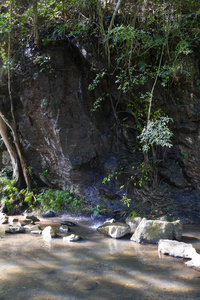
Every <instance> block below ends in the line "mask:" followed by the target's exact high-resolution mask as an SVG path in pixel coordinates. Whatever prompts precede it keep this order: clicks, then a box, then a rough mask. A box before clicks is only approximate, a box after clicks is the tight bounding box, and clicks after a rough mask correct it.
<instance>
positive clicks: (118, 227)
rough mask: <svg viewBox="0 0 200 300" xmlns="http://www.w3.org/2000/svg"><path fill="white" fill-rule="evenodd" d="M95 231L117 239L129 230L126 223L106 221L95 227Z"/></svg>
mask: <svg viewBox="0 0 200 300" xmlns="http://www.w3.org/2000/svg"><path fill="white" fill-rule="evenodd" d="M97 231H98V232H100V233H103V234H106V235H108V236H110V237H112V238H115V239H118V238H121V237H123V236H125V235H126V234H128V233H130V232H131V228H130V226H129V225H128V224H125V223H122V222H116V223H110V222H107V223H105V224H103V225H101V226H99V227H98V228H97Z"/></svg>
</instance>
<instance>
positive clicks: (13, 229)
mask: <svg viewBox="0 0 200 300" xmlns="http://www.w3.org/2000/svg"><path fill="white" fill-rule="evenodd" d="M5 233H26V230H25V228H24V227H23V226H20V225H19V224H18V225H16V226H14V225H8V227H7V228H6V230H5Z"/></svg>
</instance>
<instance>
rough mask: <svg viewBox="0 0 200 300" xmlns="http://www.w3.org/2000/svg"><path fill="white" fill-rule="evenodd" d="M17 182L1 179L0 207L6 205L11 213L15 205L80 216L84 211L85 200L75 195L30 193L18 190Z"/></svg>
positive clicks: (43, 191) (62, 192) (53, 192)
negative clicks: (63, 211)
mask: <svg viewBox="0 0 200 300" xmlns="http://www.w3.org/2000/svg"><path fill="white" fill-rule="evenodd" d="M15 184H16V180H10V179H8V178H7V177H4V176H3V177H0V189H1V194H2V197H1V201H0V205H5V206H6V208H7V210H8V211H10V210H12V209H13V208H14V205H16V204H18V205H19V206H22V204H23V202H25V203H27V204H28V206H29V207H30V208H32V209H38V207H39V208H40V209H41V210H51V209H52V210H55V211H61V210H63V209H65V210H69V211H70V212H71V213H73V214H78V213H80V212H81V211H82V210H83V208H84V207H83V200H82V199H80V198H76V197H74V195H73V193H70V192H65V191H62V190H52V189H48V190H42V191H41V192H40V193H38V192H37V191H36V190H35V191H29V190H28V189H22V190H20V191H19V190H18V189H17V188H16V187H15Z"/></svg>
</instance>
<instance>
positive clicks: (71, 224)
mask: <svg viewBox="0 0 200 300" xmlns="http://www.w3.org/2000/svg"><path fill="white" fill-rule="evenodd" d="M60 224H61V225H67V226H76V224H75V223H73V222H71V221H67V220H66V221H65V220H64V221H61V222H60Z"/></svg>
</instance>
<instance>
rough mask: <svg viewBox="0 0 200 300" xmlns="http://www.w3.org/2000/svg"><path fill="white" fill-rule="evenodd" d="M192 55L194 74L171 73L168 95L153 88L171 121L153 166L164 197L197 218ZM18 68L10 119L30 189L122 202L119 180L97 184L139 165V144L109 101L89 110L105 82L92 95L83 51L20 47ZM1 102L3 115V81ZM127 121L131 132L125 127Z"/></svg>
mask: <svg viewBox="0 0 200 300" xmlns="http://www.w3.org/2000/svg"><path fill="white" fill-rule="evenodd" d="M196 57H197V56H195V57H192V58H191V59H192V60H191V62H190V66H191V68H192V70H193V72H191V75H190V76H189V77H187V76H185V75H183V74H181V73H180V74H175V77H174V85H173V87H172V89H171V90H170V91H164V92H163V90H162V89H161V88H160V87H159V85H158V88H157V89H156V91H155V94H156V99H157V101H158V104H157V105H158V107H162V109H163V111H164V112H166V113H167V115H168V116H170V117H172V118H173V120H174V123H173V124H172V126H171V129H172V131H173V134H174V136H173V147H172V148H171V149H169V150H167V151H166V153H165V160H163V161H162V162H161V163H160V164H159V176H160V185H164V187H165V188H167V191H168V197H169V198H170V199H176V200H177V201H178V203H184V201H185V203H186V204H185V206H184V209H185V210H187V209H186V207H189V208H188V209H189V211H190V213H193V212H194V209H193V208H194V206H195V209H196V213H195V218H197V219H198V217H199V209H200V201H199V192H198V191H199V184H200V160H199V159H200V150H199V149H200V126H199V125H200V101H199V98H200V89H199V87H198V86H197V85H196V84H195V82H196V81H195V80H196V76H199V75H198V74H199V61H198V60H197V59H196ZM16 70H17V74H13V76H12V90H13V97H14V101H15V113H16V116H17V124H18V128H19V132H20V138H21V141H22V145H23V151H24V154H25V157H26V159H27V162H28V165H29V166H30V167H31V168H30V170H31V173H32V176H33V178H34V180H35V182H36V184H37V185H40V186H42V185H44V184H46V185H47V186H51V187H59V188H64V189H70V188H72V187H73V188H74V189H78V190H79V191H81V193H82V195H83V196H85V197H88V199H89V200H90V201H93V200H94V201H95V199H100V198H109V199H118V197H119V198H120V197H121V196H122V194H123V192H122V191H121V190H120V189H119V186H120V185H121V183H122V182H123V180H124V178H125V177H123V176H122V178H121V182H120V180H119V181H116V182H115V183H113V185H110V184H107V186H105V185H102V179H103V178H104V177H105V176H107V175H108V174H110V173H112V172H113V171H118V170H119V169H120V167H121V166H122V167H125V168H127V170H128V168H129V167H131V166H132V165H131V164H132V162H138V161H142V156H141V154H139V153H138V154H137V153H133V148H134V146H135V144H137V143H138V141H137V138H136V133H135V131H134V130H130V127H131V126H132V125H134V120H131V118H130V116H126V114H122V117H121V120H120V121H121V122H120V124H118V125H116V119H115V116H114V114H113V110H112V105H111V104H110V100H109V99H108V101H107V102H106V101H104V102H103V103H102V106H101V109H100V110H97V111H92V110H91V108H92V105H93V103H94V102H95V100H96V99H97V98H98V96H99V95H101V94H102V91H103V92H106V84H105V83H104V82H102V83H101V84H100V85H99V87H98V89H96V90H95V91H94V92H89V91H88V85H89V84H90V83H91V81H92V80H93V78H94V76H95V72H93V71H91V61H90V60H89V58H88V53H87V51H86V50H85V49H83V48H81V47H79V46H78V44H77V43H76V42H74V41H72V40H70V39H66V40H65V41H57V42H54V43H50V44H48V45H46V46H45V47H43V48H42V49H41V50H40V51H36V49H35V48H34V47H33V46H32V45H31V44H26V46H25V48H24V51H23V53H22V54H21V55H20V57H19V60H18V63H17V66H16ZM113 93H114V92H113ZM0 97H1V106H2V107H3V109H4V111H5V110H6V109H7V110H9V104H8V103H9V102H7V101H6V99H8V92H7V83H6V78H5V77H4V75H1V81H0ZM8 115H9V114H8ZM127 122H129V127H127V126H125V125H127ZM127 128H129V129H127ZM1 149H2V150H1V168H4V169H6V170H8V169H9V163H8V155H7V154H6V149H5V148H4V146H3V145H2V148H1ZM185 197H186V199H185ZM192 201H193V202H192ZM188 203H190V204H188ZM190 206H191V207H190Z"/></svg>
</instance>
